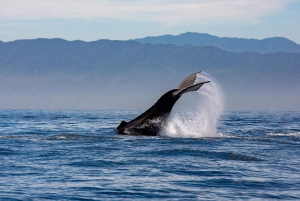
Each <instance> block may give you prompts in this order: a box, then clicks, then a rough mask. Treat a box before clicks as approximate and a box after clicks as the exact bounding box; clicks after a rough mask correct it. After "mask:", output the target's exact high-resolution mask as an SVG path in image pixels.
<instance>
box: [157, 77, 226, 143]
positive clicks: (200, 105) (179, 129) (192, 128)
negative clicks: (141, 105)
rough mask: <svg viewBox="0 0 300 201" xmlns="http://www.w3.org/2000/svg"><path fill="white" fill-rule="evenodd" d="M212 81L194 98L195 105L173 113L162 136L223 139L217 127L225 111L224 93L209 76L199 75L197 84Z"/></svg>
mask: <svg viewBox="0 0 300 201" xmlns="http://www.w3.org/2000/svg"><path fill="white" fill-rule="evenodd" d="M207 80H210V81H211V82H210V83H207V84H204V85H203V86H202V87H201V88H200V89H199V90H198V91H197V92H196V93H197V95H196V96H194V97H193V98H195V99H197V100H195V102H194V103H195V104H194V105H192V107H191V109H189V110H185V111H172V112H171V114H170V116H169V117H168V119H167V121H166V122H165V123H164V125H163V128H162V131H161V133H160V134H161V135H163V136H169V137H196V138H197V137H221V136H222V134H221V133H218V131H217V126H218V120H219V117H220V115H221V114H222V111H223V93H222V89H221V87H220V85H219V84H218V83H217V82H216V80H215V79H214V78H212V77H211V76H210V75H209V74H207V73H204V72H202V73H201V74H198V76H197V79H196V81H195V83H200V82H203V81H207Z"/></svg>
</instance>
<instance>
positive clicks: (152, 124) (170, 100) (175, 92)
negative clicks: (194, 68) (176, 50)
mask: <svg viewBox="0 0 300 201" xmlns="http://www.w3.org/2000/svg"><path fill="white" fill-rule="evenodd" d="M198 73H200V72H198ZM198 73H194V74H192V75H190V76H188V77H187V78H186V79H184V80H183V82H182V83H181V84H180V85H179V86H178V87H177V89H172V90H170V91H168V92H166V93H165V94H164V95H163V96H161V97H160V98H159V99H158V101H157V102H156V103H155V104H154V105H153V106H152V107H151V108H149V109H148V110H147V111H145V112H144V113H143V114H141V115H140V116H138V117H136V118H135V119H133V120H131V121H130V122H125V121H122V122H121V123H120V124H119V126H118V127H117V128H116V131H117V132H118V133H119V134H123V135H148V136H156V135H158V133H159V131H160V128H161V126H162V124H163V123H164V121H165V120H166V119H167V118H168V116H169V114H170V112H171V110H172V108H173V106H174V105H175V103H176V101H177V100H178V99H179V98H180V97H181V95H183V94H184V93H187V92H190V91H197V90H198V89H199V88H200V87H201V86H203V85H204V84H205V83H208V82H210V81H206V82H201V83H199V84H194V82H195V80H196V77H197V74H198Z"/></svg>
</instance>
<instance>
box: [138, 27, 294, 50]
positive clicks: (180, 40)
mask: <svg viewBox="0 0 300 201" xmlns="http://www.w3.org/2000/svg"><path fill="white" fill-rule="evenodd" d="M135 41H137V42H140V43H150V44H173V45H195V46H204V45H212V46H215V47H218V48H220V49H222V50H226V51H231V52H247V51H252V52H259V53H269V52H293V53H300V45H299V44H296V43H295V42H293V41H291V40H289V39H287V38H283V37H273V38H266V39H263V40H257V39H245V38H228V37H224V38H220V37H217V36H212V35H209V34H205V33H191V32H188V33H183V34H180V35H177V36H173V35H164V36H157V37H146V38H141V39H136V40H135Z"/></svg>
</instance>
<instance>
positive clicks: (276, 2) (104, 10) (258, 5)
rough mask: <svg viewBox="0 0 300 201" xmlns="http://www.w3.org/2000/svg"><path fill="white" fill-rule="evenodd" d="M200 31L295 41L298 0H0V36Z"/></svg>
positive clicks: (299, 24) (299, 27) (299, 36)
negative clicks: (283, 38) (274, 37)
mask: <svg viewBox="0 0 300 201" xmlns="http://www.w3.org/2000/svg"><path fill="white" fill-rule="evenodd" d="M188 31H192V32H200V33H209V34H212V35H217V36H220V37H226V36H227V37H242V38H257V39H262V38H267V37H273V36H283V37H286V38H289V39H291V40H293V41H295V42H296V43H299V44H300V0H222V1H221V0H198V1H196V0H151V1H137V0H126V1H125V0H112V1H108V0H0V40H2V41H12V40H15V39H32V38H64V39H67V40H77V39H79V40H84V41H93V40H98V39H117V40H126V39H134V38H141V37H145V36H156V35H164V34H174V35H177V34H180V33H184V32H188Z"/></svg>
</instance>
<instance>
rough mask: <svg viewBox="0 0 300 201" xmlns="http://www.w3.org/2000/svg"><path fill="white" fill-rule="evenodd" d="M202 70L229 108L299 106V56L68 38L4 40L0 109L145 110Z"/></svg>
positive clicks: (0, 49) (0, 51) (0, 61)
mask: <svg viewBox="0 0 300 201" xmlns="http://www.w3.org/2000/svg"><path fill="white" fill-rule="evenodd" d="M199 70H203V71H205V72H207V73H209V74H211V75H212V76H213V77H215V78H216V79H217V80H218V81H219V82H220V83H221V85H222V87H223V90H224V92H225V95H226V109H229V110H232V109H242V110H253V109H257V110H262V109H263V110H300V105H299V100H300V79H299V77H300V54H296V53H282V52H281V53H280V52H279V53H268V54H259V53H254V52H244V53H233V52H226V51H223V50H221V49H219V48H216V47H212V46H191V45H186V46H175V45H150V44H141V43H138V42H135V41H110V40H99V41H94V42H83V41H72V42H70V41H65V40H62V39H36V40H18V41H14V42H6V43H0V93H1V95H0V108H35V109H36V108H41V109H109V108H115V109H147V107H149V106H151V105H152V104H153V103H154V102H155V101H156V100H157V99H158V98H159V97H160V96H161V95H162V94H163V93H164V92H166V91H167V90H170V89H172V88H175V87H176V86H177V85H178V84H179V83H180V82H181V81H182V79H183V78H185V77H186V76H188V75H189V74H191V73H194V72H196V71H199Z"/></svg>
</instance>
